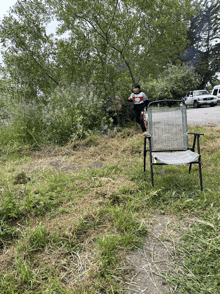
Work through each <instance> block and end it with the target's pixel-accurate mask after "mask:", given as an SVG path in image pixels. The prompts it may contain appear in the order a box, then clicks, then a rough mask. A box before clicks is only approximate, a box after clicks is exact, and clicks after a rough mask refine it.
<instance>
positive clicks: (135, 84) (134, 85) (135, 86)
mask: <svg viewBox="0 0 220 294" xmlns="http://www.w3.org/2000/svg"><path fill="white" fill-rule="evenodd" d="M132 88H139V89H140V88H141V86H140V85H139V84H138V83H134V84H133V85H132Z"/></svg>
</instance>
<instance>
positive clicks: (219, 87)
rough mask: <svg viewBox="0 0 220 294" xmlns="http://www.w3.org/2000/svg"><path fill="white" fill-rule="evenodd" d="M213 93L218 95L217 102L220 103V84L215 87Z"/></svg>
mask: <svg viewBox="0 0 220 294" xmlns="http://www.w3.org/2000/svg"><path fill="white" fill-rule="evenodd" d="M212 95H214V96H215V97H217V102H218V103H220V85H217V86H215V87H214V88H213V90H212Z"/></svg>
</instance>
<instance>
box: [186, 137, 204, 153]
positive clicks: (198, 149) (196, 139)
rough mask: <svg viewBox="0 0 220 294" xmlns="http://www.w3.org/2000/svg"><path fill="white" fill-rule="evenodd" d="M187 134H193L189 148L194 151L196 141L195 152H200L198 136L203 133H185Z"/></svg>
mask: <svg viewBox="0 0 220 294" xmlns="http://www.w3.org/2000/svg"><path fill="white" fill-rule="evenodd" d="M187 134H189V135H194V140H193V145H192V148H189V149H190V150H192V151H193V152H194V151H195V145H196V141H197V152H198V153H199V154H200V144H199V137H200V135H204V134H203V133H187Z"/></svg>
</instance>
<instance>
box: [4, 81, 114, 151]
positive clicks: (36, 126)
mask: <svg viewBox="0 0 220 294" xmlns="http://www.w3.org/2000/svg"><path fill="white" fill-rule="evenodd" d="M94 93H95V89H94V88H93V86H91V85H90V86H87V87H86V86H81V87H77V86H75V85H71V86H70V87H68V88H63V89H61V88H59V89H56V90H55V91H54V93H53V94H52V95H51V97H50V98H49V99H48V102H47V104H46V105H45V104H37V103H35V102H34V101H32V103H29V104H27V103H25V101H23V102H22V103H20V104H19V105H13V106H11V107H10V110H11V113H13V118H12V119H10V121H8V120H7V121H5V124H4V130H3V129H2V130H1V132H2V133H4V136H2V138H1V140H2V141H3V142H1V143H2V144H8V143H9V142H10V141H11V139H12V136H11V135H10V134H12V133H13V140H14V141H19V142H20V143H24V144H31V145H35V146H39V145H42V144H47V143H55V144H60V145H63V144H66V143H68V142H69V141H70V140H75V139H81V138H85V137H87V136H88V135H90V134H91V133H92V132H95V131H103V130H105V129H108V124H107V122H108V121H107V118H106V116H105V113H104V112H103V108H102V105H103V101H102V98H100V97H97V96H96V95H95V94H94ZM5 130H6V131H5ZM4 131H5V132H4Z"/></svg>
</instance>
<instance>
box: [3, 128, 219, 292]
mask: <svg viewBox="0 0 220 294" xmlns="http://www.w3.org/2000/svg"><path fill="white" fill-rule="evenodd" d="M190 130H191V131H199V132H204V133H205V136H204V137H202V138H201V152H202V163H203V179H204V191H203V192H201V191H200V189H199V188H200V187H199V174H198V169H197V167H193V169H192V173H191V175H189V174H188V167H186V166H181V167H180V166H179V167H175V166H173V167H164V168H163V169H161V167H158V168H157V169H156V168H155V171H156V173H155V189H152V187H151V184H150V172H149V169H147V170H146V172H145V173H144V172H143V154H142V148H143V137H142V134H141V133H139V131H138V132H137V130H136V129H124V130H122V131H121V132H118V133H117V132H112V133H110V134H109V135H108V136H92V137H91V138H87V139H85V140H81V141H77V142H75V143H74V144H70V145H67V146H65V147H57V146H49V147H47V148H46V147H45V148H43V149H41V150H38V151H37V150H36V151H31V150H29V149H28V148H27V147H24V148H22V149H18V148H16V150H11V149H10V150H9V149H7V147H6V148H5V149H3V148H2V150H1V157H0V165H1V169H0V179H1V180H0V254H1V255H0V257H1V263H0V292H1V293H3V294H4V293H65V294H66V293H125V292H126V290H125V288H126V287H125V284H126V283H127V282H129V281H130V280H131V277H132V276H133V275H134V269H133V268H132V267H131V265H130V264H128V262H127V259H126V256H128V255H129V254H130V253H131V252H138V250H141V248H143V246H144V244H146V242H148V238H149V233H148V231H149V224H148V222H147V221H145V220H147V219H148V218H149V216H152V215H153V216H155V217H157V216H160V215H163V216H168V217H175V219H176V220H177V222H179V224H180V223H181V224H184V225H183V226H181V225H179V226H177V228H176V229H175V230H176V232H177V233H178V234H177V235H178V237H176V240H175V243H176V245H177V246H175V248H174V249H173V251H172V260H173V263H174V265H175V266H174V267H173V268H172V270H170V271H169V272H168V271H167V272H164V273H162V276H163V277H164V281H166V283H168V284H169V285H170V287H171V288H172V289H175V291H176V292H175V293H219V292H220V275H219V264H220V260H219V256H220V254H219V253H220V251H219V250H220V238H219V236H220V231H219V227H220V226H219V225H220V224H219V222H220V204H219V196H220V192H219V191H220V189H219V186H220V167H219V166H220V165H219V161H220V151H219V143H220V130H219V129H217V128H208V127H207V128H201V127H200V128H198V127H197V128H192V129H190ZM94 162H96V163H97V162H98V163H100V162H101V163H102V164H101V165H99V168H94V165H93V163H94ZM158 242H159V241H158ZM161 292H162V291H161Z"/></svg>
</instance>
